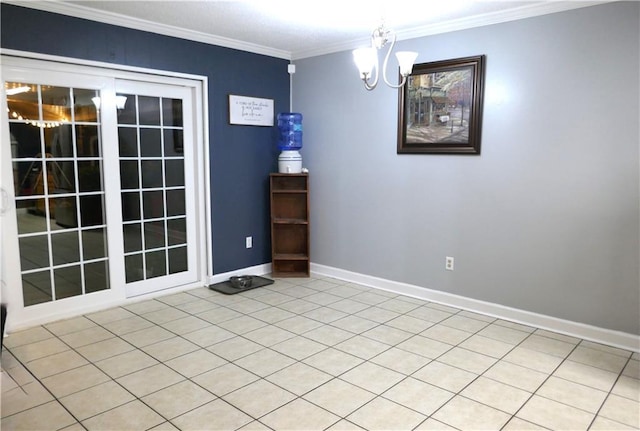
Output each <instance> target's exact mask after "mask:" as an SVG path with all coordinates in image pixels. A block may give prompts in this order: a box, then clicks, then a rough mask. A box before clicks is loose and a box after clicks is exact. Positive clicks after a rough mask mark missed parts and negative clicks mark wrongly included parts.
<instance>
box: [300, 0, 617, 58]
mask: <svg viewBox="0 0 640 431" xmlns="http://www.w3.org/2000/svg"><path fill="white" fill-rule="evenodd" d="M614 1H616V0H593V1H548V2H544V3H537V4H532V5H526V6H521V7H518V8H514V9H510V10H506V11H498V12H490V13H486V14H481V15H475V16H472V17H467V18H460V19H456V20H449V21H443V22H440V23H436V24H429V25H424V26H420V27H414V28H411V29H406V30H398V31H396V38H397V40H408V39H416V38H419V37H425V36H433V35H435V34H442V33H449V32H452V31H459V30H467V29H470V28H476V27H484V26H487V25H493V24H501V23H504V22H510V21H517V20H521V19H526V18H533V17H536V16H541V15H548V14H552V13H558V12H565V11H568V10H573V9H580V8H584V7H588V6H596V5H599V4H603V3H612V2H614ZM369 40H370V39H369V38H368V37H366V38H359V39H355V40H351V41H345V42H341V43H338V44H333V45H330V46H325V47H321V48H317V49H311V50H305V51H297V52H294V53H292V55H291V58H292V60H299V59H303V58H309V57H317V56H320V55H325V54H332V53H335V52H340V51H348V50H352V49H355V48H358V47H362V46H363V45H368V44H369V43H370V42H369Z"/></svg>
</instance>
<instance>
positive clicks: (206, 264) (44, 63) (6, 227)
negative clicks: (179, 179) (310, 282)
mask: <svg viewBox="0 0 640 431" xmlns="http://www.w3.org/2000/svg"><path fill="white" fill-rule="evenodd" d="M0 54H1V55H2V67H5V66H7V67H15V68H20V67H22V68H25V69H47V70H51V71H58V72H65V73H76V74H83V75H93V76H96V77H103V78H113V79H114V80H115V79H126V80H133V81H136V80H137V81H144V82H149V83H160V84H170V85H182V86H185V87H188V88H190V89H191V92H192V95H193V99H194V106H195V108H196V109H194V113H195V117H196V118H195V128H194V139H195V141H196V145H195V154H194V159H195V160H194V162H195V169H196V171H197V175H196V178H197V180H196V187H195V193H196V201H197V217H196V219H197V220H196V224H197V226H196V227H195V228H196V230H197V232H198V234H197V236H196V237H197V242H196V247H197V249H198V256H199V259H198V281H197V282H195V283H193V284H189V285H184V286H179V287H175V288H170V289H167V290H163V291H161V292H153V293H149V294H147V295H141V296H137V297H135V298H127V296H126V292H125V290H124V289H115V291H114V292H109V294H107V295H104V297H103V298H101V300H100V301H95V303H94V304H92V305H90V306H87V305H86V304H81V302H82V301H79V300H78V298H67V299H65V300H62V301H57V302H59V303H60V307H54V308H56V310H55V311H54V312H48V313H44V314H43V313H42V312H40V310H37V309H38V308H39V307H38V306H37V305H36V306H31V307H28V308H24V307H22V306H21V305H22V293H21V292H20V291H19V289H16V288H15V287H14V288H11V287H12V286H19V285H21V280H20V274H19V272H18V271H8V269H9V268H12V267H19V256H11V255H7V253H5V252H4V248H5V246H4V244H5V243H6V242H7V241H8V240H12V241H16V239H15V238H17V230H16V227H15V220H16V214H15V211H16V208H15V196H14V192H13V187H12V183H13V178H12V172H7V169H6V166H4V167H3V166H2V165H3V164H4V163H6V162H3V163H0V194H4V193H5V192H6V193H7V195H8V199H7V200H6V202H8V204H7V206H6V207H3V208H2V210H3V212H2V213H0V238H2V239H3V253H2V259H1V262H0V276H1V278H0V282H1V284H2V286H1V290H0V301H1V302H3V303H7V305H8V309H9V314H8V318H7V330H8V331H14V330H18V329H22V328H26V327H29V326H33V325H37V324H42V323H46V322H49V321H53V320H57V319H62V318H67V317H71V316H76V315H79V314H84V313H88V312H93V311H97V310H100V309H105V308H109V307H113V306H116V305H120V304H124V303H127V302H133V301H137V300H140V299H143V298H150V297H154V296H159V295H165V294H168V293H172V292H177V291H181V290H186V289H190V288H193V287H198V286H204V285H206V284H207V283H208V281H209V279H210V277H211V275H212V274H213V264H212V255H213V253H212V245H211V240H210V238H211V199H210V172H209V169H210V166H209V133H208V130H209V121H208V106H207V105H208V103H207V101H208V81H207V77H206V76H199V75H189V74H183V73H173V72H167V71H159V70H153V69H145V68H136V67H130V66H120V65H114V64H110V63H102V62H94V61H85V60H77V59H71V58H65V57H58V56H50V55H42V54H36V53H30V52H23V51H15V50H5V49H2V50H0ZM1 75H2V74H1V70H0V78H2V82H4V80H5V79H4V77H3V76H1ZM0 106H6V95H5V92H4V90H2V91H0ZM1 111H2V112H0V122H1V123H2V124H3V125H5V124H8V117H7V113H6V110H4V109H2V110H1ZM0 142H4V143H8V142H10V136H9V131H8V128H7V127H2V135H1V136H0ZM1 151H2V152H1V158H0V160H11V154H10V145H2V149H1ZM7 157H8V159H7ZM9 171H11V170H9ZM16 263H17V264H16ZM16 291H18V292H17V293H16ZM92 295H94V294H92ZM17 296H19V298H20V299H19V300H18V299H17ZM80 299H81V298H80ZM12 304H13V306H12ZM16 305H17V306H16ZM50 308H51V307H50ZM29 309H31V310H29Z"/></svg>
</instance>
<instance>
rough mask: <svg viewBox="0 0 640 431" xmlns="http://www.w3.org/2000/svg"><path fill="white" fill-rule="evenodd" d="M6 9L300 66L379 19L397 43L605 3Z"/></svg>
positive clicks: (301, 1)
mask: <svg viewBox="0 0 640 431" xmlns="http://www.w3.org/2000/svg"><path fill="white" fill-rule="evenodd" d="M3 1H5V0H3ZM6 3H12V4H19V5H22V6H27V7H32V8H37V9H42V10H48V11H51V12H58V13H63V14H66V15H71V16H77V17H81V18H87V19H92V20H95V21H101V22H107V23H112V24H116V25H121V26H125V27H131V28H137V29H141V30H148V31H153V32H156V33H162V34H167V35H171V36H177V37H182V38H186V39H190V40H197V41H201V42H206V43H212V44H216V45H221V46H227V47H230V48H236V49H242V50H245V51H250V52H256V53H260V54H266V55H271V56H275V57H279V58H285V59H291V60H295V59H298V58H305V57H311V56H315V55H322V54H327V53H330V52H337V51H342V50H347V49H353V48H357V47H361V46H366V45H367V44H368V43H369V42H368V40H369V35H370V34H371V31H372V30H373V28H374V27H377V26H378V24H379V23H380V21H381V20H382V19H384V22H385V24H386V25H387V27H389V28H392V29H393V30H395V31H396V33H397V35H398V40H403V39H411V38H415V37H421V36H427V35H430V34H436V33H443V32H447V31H453V30H460V29H464V28H471V27H477V26H482V25H488V24H495V23H499V22H505V21H512V20H516V19H522V18H528V17H532V16H537V15H543V14H548V13H554V12H560V11H564V10H568V9H575V8H580V7H585V6H591V5H595V4H599V3H603V1H595V0H587V1H573V0H572V1H558V0H555V1H511V0H437V1H436V0H387V1H381V0H368V1H364V0H319V1H309V0H236V1H229V0H227V1H221V0H208V1H205V0H200V1H167V0H162V1H159V0H155V1H149V0H144V1H143V0H136V1H113V0H64V1H62V0H60V1H33V0H29V1H24V0H22V1H20V0H16V1H14V0H8V1H6ZM541 31H543V29H541Z"/></svg>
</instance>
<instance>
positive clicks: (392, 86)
mask: <svg viewBox="0 0 640 431" xmlns="http://www.w3.org/2000/svg"><path fill="white" fill-rule="evenodd" d="M395 44H396V35H395V33H394V35H393V40H392V41H391V46H390V47H389V51H387V55H385V56H384V65H383V66H382V79H384V82H385V83H386V84H387V85H388V86H389V87H391V88H400V87H402V86H403V85H404V83H405V82H407V77H406V76H403V77H402V82H401V83H400V84H398V85H393V84H391V83H390V82H389V80H388V79H387V63H388V62H389V57H390V56H391V51H393V46H394V45H395Z"/></svg>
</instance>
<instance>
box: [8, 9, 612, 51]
mask: <svg viewBox="0 0 640 431" xmlns="http://www.w3.org/2000/svg"><path fill="white" fill-rule="evenodd" d="M3 1H4V3H7V4H12V5H15V6H22V7H28V8H32V9H38V10H42V11H45V12H52V13H58V14H62V15H68V16H73V17H76V18H83V19H87V20H91V21H97V22H102V23H105V24H112V25H117V26H121V27H127V28H132V29H136V30H143V31H148V32H151V33H158V34H162V35H165V36H173V37H177V38H181V39H187V40H192V41H196V42H202V43H206V44H210V45H217V46H222V47H226V48H232V49H237V50H240V51H246V52H252V53H255V54H262V55H267V56H270V57H276V58H283V59H285V60H299V59H303V58H309V57H316V56H320V55H325V54H332V53H335V52H340V51H348V50H351V49H354V48H357V47H359V46H362V45H365V44H368V43H369V38H368V37H367V38H359V39H355V40H349V41H345V42H341V43H337V44H331V45H327V46H323V47H319V48H314V49H309V50H302V51H296V52H289V51H285V50H280V49H275V48H270V47H267V46H262V45H258V44H253V43H249V42H243V41H240V40H236V39H230V38H226V37H222V36H216V35H212V34H208V33H203V32H198V31H194V30H187V29H184V28H180V27H175V26H171V25H166V24H160V23H155V22H151V21H147V20H144V19H139V18H133V17H128V16H125V15H121V14H116V13H112V12H107V11H98V10H95V9H91V8H88V7H86V6H79V5H71V4H68V3H62V2H59V1H57V0H54V1H46V0H29V1H26V0H22V1H20V0H3ZM613 1H615V0H587V1H547V2H543V3H536V4H532V5H526V6H521V7H519V8H515V9H510V10H506V11H498V12H491V13H486V14H482V15H476V16H472V17H468V18H461V19H456V20H450V21H444V22H440V23H437V24H430V25H425V26H420V27H414V28H411V29H407V30H401V31H397V32H396V35H397V40H407V39H415V38H419V37H425V36H432V35H435V34H441V33H448V32H452V31H458V30H466V29H470V28H475V27H483V26H487V25H492V24H500V23H504V22H509V21H517V20H521V19H526V18H533V17H536V16H541V15H548V14H552V13H557V12H564V11H567V10H572V9H579V8H583V7H588V6H595V5H599V4H603V3H611V2H613Z"/></svg>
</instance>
